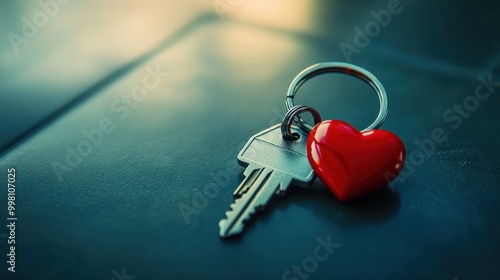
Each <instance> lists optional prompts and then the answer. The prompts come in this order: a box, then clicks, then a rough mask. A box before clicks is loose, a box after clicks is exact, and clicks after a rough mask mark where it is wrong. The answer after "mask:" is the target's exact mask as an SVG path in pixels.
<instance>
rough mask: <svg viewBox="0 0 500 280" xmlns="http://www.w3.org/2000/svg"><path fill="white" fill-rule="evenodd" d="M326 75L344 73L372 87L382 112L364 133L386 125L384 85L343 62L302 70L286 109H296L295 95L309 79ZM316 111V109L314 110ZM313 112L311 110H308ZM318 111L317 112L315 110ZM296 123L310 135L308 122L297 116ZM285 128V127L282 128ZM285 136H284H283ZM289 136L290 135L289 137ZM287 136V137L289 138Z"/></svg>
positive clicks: (361, 69) (294, 81)
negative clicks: (383, 124)
mask: <svg viewBox="0 0 500 280" xmlns="http://www.w3.org/2000/svg"><path fill="white" fill-rule="evenodd" d="M324 73H343V74H347V75H351V76H355V77H357V78H359V79H361V80H362V81H364V82H365V83H367V84H368V85H370V86H371V87H372V88H373V89H374V90H375V92H376V93H377V95H378V99H379V102H380V110H379V112H378V116H377V118H376V119H375V121H374V122H373V123H372V124H371V125H370V126H368V127H367V128H365V129H363V130H362V132H364V131H368V130H372V129H377V128H379V127H380V126H381V125H382V123H384V121H385V118H386V117H387V113H388V109H387V108H388V100H387V93H386V92H385V89H384V87H383V86H382V83H381V82H380V81H379V80H378V79H377V78H376V77H375V76H374V75H373V74H372V73H370V72H368V71H367V70H365V69H363V68H361V67H359V66H356V65H352V64H349V63H343V62H323V63H318V64H314V65H312V66H309V67H307V68H306V69H304V70H302V72H300V73H299V74H298V75H297V76H296V77H295V78H294V79H293V81H292V83H291V84H290V87H289V88H288V92H287V94H286V109H287V110H288V111H290V109H292V108H293V107H295V104H294V101H293V99H294V98H295V95H296V93H297V91H298V90H299V88H300V87H301V86H302V85H303V84H304V83H305V82H307V81H308V80H309V79H311V78H313V77H314V76H317V75H321V74H324ZM313 110H314V109H313ZM307 111H309V112H311V111H310V110H307ZM314 111H316V110H314ZM311 113H312V112H311ZM313 115H314V114H313ZM294 120H295V123H296V124H297V126H298V127H299V128H300V129H301V130H302V131H304V132H305V133H310V132H311V130H312V128H313V126H311V125H310V124H308V123H307V122H306V121H304V120H303V119H302V118H301V117H300V116H298V115H296V116H295V117H294ZM282 128H283V126H282ZM283 136H284V134H283ZM288 136H289V135H288ZM288 136H287V137H288Z"/></svg>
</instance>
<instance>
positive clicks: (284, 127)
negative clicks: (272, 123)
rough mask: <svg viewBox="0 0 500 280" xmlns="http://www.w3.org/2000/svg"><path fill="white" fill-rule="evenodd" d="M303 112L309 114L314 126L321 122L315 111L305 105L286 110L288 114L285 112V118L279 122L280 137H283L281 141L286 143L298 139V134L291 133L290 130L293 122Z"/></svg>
mask: <svg viewBox="0 0 500 280" xmlns="http://www.w3.org/2000/svg"><path fill="white" fill-rule="evenodd" d="M304 112H309V113H311V115H312V116H313V119H314V124H318V123H320V122H321V116H320V115H319V113H318V111H316V110H315V109H313V108H311V107H308V106H305V105H297V106H294V107H293V108H291V109H290V110H288V112H286V114H285V116H284V117H283V121H282V122H281V135H282V136H283V139H285V140H287V141H295V140H297V139H299V138H300V134H298V133H296V132H295V133H292V130H291V128H292V123H293V120H294V119H295V118H296V117H298V116H299V115H300V114H302V113H304Z"/></svg>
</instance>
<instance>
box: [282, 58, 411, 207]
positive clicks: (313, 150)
mask: <svg viewBox="0 0 500 280" xmlns="http://www.w3.org/2000/svg"><path fill="white" fill-rule="evenodd" d="M327 72H337V73H344V74H348V75H354V76H356V77H358V78H360V79H362V80H363V81H365V82H366V83H367V84H369V85H370V86H371V87H372V88H373V89H374V90H375V91H376V92H377V94H378V96H379V101H380V111H379V114H378V116H377V119H376V120H375V121H374V122H373V124H371V125H370V126H369V127H368V128H366V129H364V130H363V131H361V132H360V131H358V130H357V129H356V128H354V127H353V126H351V125H350V124H348V123H346V122H343V121H338V120H329V121H324V122H321V117H320V116H319V113H318V112H317V111H316V110H314V109H312V108H310V107H307V106H301V105H299V106H294V104H293V98H294V97H295V94H296V91H297V90H298V88H299V87H300V86H301V85H302V84H303V83H304V82H305V81H307V80H308V79H310V78H312V77H314V76H315V75H318V74H323V73H327ZM286 105H287V108H288V112H287V115H286V116H285V118H284V120H283V125H282V134H283V137H284V138H285V139H288V140H293V138H294V137H295V136H296V135H293V134H291V132H290V129H289V127H290V125H291V123H292V121H295V122H296V123H297V125H298V126H299V128H300V129H302V130H303V131H305V132H310V135H309V137H308V139H307V146H306V149H307V157H308V159H309V163H310V165H311V167H312V168H313V170H314V172H315V173H316V175H317V176H318V177H319V178H320V179H321V181H322V182H323V183H324V184H325V185H326V186H327V187H328V189H330V191H332V193H333V194H335V196H336V197H337V198H338V199H339V200H341V201H346V200H349V199H353V198H356V197H359V196H362V195H365V194H368V193H371V192H374V191H376V190H379V189H382V188H384V187H385V186H386V185H388V184H389V183H390V182H391V181H392V180H394V179H395V178H396V176H397V175H399V173H400V172H401V170H402V169H403V165H404V161H405V156H406V151H405V147H404V144H403V142H402V141H401V139H399V137H398V136H397V135H395V134H393V133H391V132H389V131H385V130H377V128H378V127H380V126H381V125H382V123H383V122H384V120H385V118H386V116H387V107H388V104H387V94H386V92H385V89H384V87H383V86H382V84H381V83H380V81H379V80H378V79H377V78H376V77H375V76H374V75H373V74H371V73H370V72H368V71H367V70H365V69H363V68H361V67H358V66H355V65H352V64H347V63H336V62H329V63H320V64H316V65H313V66H311V67H309V68H306V69H305V70H304V71H302V72H301V73H299V75H297V77H295V79H294V80H293V81H292V83H291V85H290V88H289V89H288V93H287V103H286ZM304 111H309V112H310V113H311V114H312V115H313V117H314V121H315V123H316V126H314V128H313V127H311V126H310V125H309V124H307V123H306V122H305V121H304V120H303V119H302V118H300V117H299V115H300V114H301V113H302V112H304ZM286 126H288V129H287V128H286Z"/></svg>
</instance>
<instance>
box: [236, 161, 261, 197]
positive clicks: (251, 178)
mask: <svg viewBox="0 0 500 280" xmlns="http://www.w3.org/2000/svg"><path fill="white" fill-rule="evenodd" d="M263 170H264V168H263V167H262V166H257V165H256V164H253V163H250V164H249V165H248V167H247V168H246V169H245V173H244V174H243V176H245V179H243V181H242V182H241V184H240V185H239V186H238V188H236V190H235V191H234V193H233V196H234V198H239V197H241V196H242V195H244V194H245V193H246V192H247V191H248V190H249V189H250V187H251V186H252V185H253V184H254V183H255V181H256V180H257V179H258V178H259V176H260V174H261V173H262V171H263Z"/></svg>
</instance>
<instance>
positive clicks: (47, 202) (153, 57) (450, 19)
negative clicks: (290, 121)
mask: <svg viewBox="0 0 500 280" xmlns="http://www.w3.org/2000/svg"><path fill="white" fill-rule="evenodd" d="M299 3H300V2H297V3H295V4H296V5H297V6H296V7H292V8H294V9H292V8H290V7H288V6H287V5H283V6H281V9H277V8H276V7H274V8H275V10H274V13H275V14H274V15H273V16H272V17H269V18H267V17H266V13H265V11H269V10H265V9H264V8H262V7H260V6H259V5H257V4H252V3H250V2H248V3H244V4H242V5H241V6H239V7H238V8H237V9H235V10H234V11H233V12H232V13H231V14H227V18H226V19H225V20H220V19H219V18H218V17H217V14H216V13H215V12H213V10H212V9H213V7H212V6H210V7H209V8H208V11H211V13H208V14H206V13H199V15H198V16H196V17H195V18H197V19H193V20H191V21H189V22H191V23H186V24H184V25H182V27H179V28H178V31H176V32H171V33H169V34H170V35H171V36H170V35H168V34H167V35H166V36H164V35H162V34H159V35H158V37H159V39H158V41H157V44H156V45H155V44H153V43H151V48H146V47H144V48H145V49H147V51H144V52H140V51H138V53H137V55H133V54H130V55H128V56H126V57H127V58H126V59H125V58H123V57H122V60H117V61H119V62H117V63H116V65H117V69H122V70H123V71H120V70H118V72H113V71H114V70H112V69H111V68H110V70H109V71H104V70H98V69H100V68H98V67H97V68H92V67H90V68H89V69H92V70H95V71H101V72H98V74H99V73H100V74H99V75H97V74H95V75H97V76H99V77H101V78H98V79H95V81H96V83H95V84H96V85H99V86H98V87H97V86H93V83H92V82H91V81H92V80H93V79H91V78H89V77H87V78H86V82H85V83H87V84H88V87H87V88H93V87H95V88H94V90H92V91H90V93H88V94H87V95H84V97H85V98H81V99H78V100H77V101H75V102H74V103H73V105H71V106H69V107H61V106H60V105H57V104H63V103H64V102H60V103H51V104H52V105H51V104H48V105H46V106H48V107H50V106H52V107H51V108H53V109H50V110H49V109H47V111H46V112H45V114H44V116H49V115H50V114H51V113H53V112H57V110H58V109H59V110H60V113H59V114H57V115H56V117H54V118H52V119H50V121H47V122H45V123H43V125H41V126H40V127H39V128H38V129H37V130H36V131H34V132H33V133H31V132H30V133H29V134H27V135H30V136H29V137H28V138H25V140H24V141H17V142H16V145H15V146H13V147H12V148H11V149H10V150H7V151H6V152H5V153H4V154H3V156H2V158H1V161H0V172H2V174H6V170H7V168H8V167H15V168H16V171H17V181H16V185H17V191H16V195H17V196H16V197H17V202H18V209H17V214H18V219H19V220H18V226H17V228H16V234H17V236H16V240H17V241H18V245H17V249H16V255H17V259H16V261H17V262H16V264H17V265H16V270H17V272H16V273H15V274H12V273H10V272H7V270H6V269H7V264H6V263H5V258H6V256H5V254H6V252H7V244H6V242H5V239H1V238H0V241H2V242H1V243H0V275H2V279H75V280H76V279H113V278H115V279H118V280H119V278H120V277H117V275H118V276H121V275H120V274H121V273H122V272H125V273H126V274H127V275H132V276H135V279H136V280H141V279H282V276H283V275H284V273H286V271H287V270H289V269H290V270H291V269H292V266H293V265H301V264H302V263H303V262H304V260H307V259H309V260H310V259H311V258H314V255H315V253H314V252H315V249H316V248H317V247H318V246H319V245H320V244H321V242H318V238H319V239H321V240H328V239H330V240H331V241H332V242H334V243H337V244H339V246H337V248H336V249H335V250H334V251H333V253H331V254H330V255H329V257H328V258H327V259H326V260H325V261H323V262H319V263H318V267H317V268H316V269H315V270H314V271H312V272H311V273H310V275H309V276H310V278H309V279H436V280H441V279H497V278H498V277H499V276H500V268H499V267H498V265H497V264H498V260H499V258H500V238H499V236H500V226H499V224H498V220H499V218H500V217H499V214H498V213H499V211H498V210H499V205H500V190H499V184H498V182H499V181H500V173H499V171H498V170H499V167H500V161H499V157H500V149H499V148H498V147H499V145H500V132H499V130H498V128H497V127H496V125H495V121H496V120H498V118H499V117H500V114H499V112H498V109H497V106H498V104H499V99H500V97H499V96H498V91H499V88H500V87H498V86H495V87H492V89H493V90H494V91H493V92H492V93H491V94H490V97H489V98H487V99H486V100H484V101H480V102H478V107H477V109H475V110H473V111H471V112H470V114H466V115H464V116H467V118H464V117H460V118H458V117H457V116H459V114H458V113H449V115H447V118H444V117H443V115H444V114H448V113H447V111H448V110H450V109H451V110H453V106H454V104H462V103H463V102H464V100H470V99H471V98H472V97H471V96H474V94H475V90H476V88H477V86H478V85H480V84H481V82H480V81H479V80H478V76H480V75H481V76H482V77H485V78H486V79H487V78H488V76H489V75H491V78H492V80H493V81H500V73H499V72H498V71H499V66H498V63H499V57H500V55H499V53H498V46H500V39H499V38H500V37H498V36H496V35H497V33H498V32H497V31H496V26H498V24H499V23H500V22H499V19H498V17H497V12H496V11H497V10H498V8H499V7H498V5H497V4H494V3H495V2H494V1H490V2H489V3H482V4H481V5H480V7H479V6H478V4H477V3H461V2H460V1H459V2H448V3H434V2H432V3H430V2H423V1H412V2H406V1H401V3H402V5H403V7H404V10H402V12H401V13H400V14H398V15H394V16H393V18H392V21H391V23H390V24H389V25H388V26H387V27H385V28H383V29H381V32H380V34H379V35H378V36H376V37H374V38H372V39H371V42H370V44H369V45H368V46H367V47H365V48H363V49H362V51H361V52H360V53H359V54H356V55H353V56H352V57H351V58H352V62H353V63H355V64H358V65H360V66H362V67H364V68H366V69H368V70H370V71H371V72H372V73H374V74H375V75H376V76H377V77H378V78H379V79H380V80H381V81H382V83H383V84H384V85H385V87H386V89H387V92H388V95H389V102H390V103H389V110H390V112H389V116H388V118H387V121H386V122H385V124H384V126H383V128H384V129H387V130H390V131H393V132H395V133H396V134H398V135H399V136H400V137H401V138H402V140H403V141H404V143H405V144H406V148H407V153H408V155H411V157H409V164H407V168H406V170H405V172H404V173H403V176H402V177H401V179H400V180H399V181H397V182H396V183H395V184H394V187H395V189H396V191H391V189H390V188H387V189H386V190H384V191H381V192H379V193H376V194H373V195H370V196H367V197H364V198H361V199H359V200H356V201H353V202H350V203H340V202H338V201H337V200H336V199H335V198H334V197H333V195H331V194H330V193H329V192H328V191H327V190H326V189H325V188H324V186H323V185H322V184H321V182H319V181H316V183H315V185H314V186H313V187H311V188H310V189H300V188H294V189H292V190H291V191H290V193H289V194H288V195H287V196H285V197H283V198H279V199H277V200H275V201H274V202H273V203H272V204H271V205H269V207H268V210H267V211H265V212H264V213H263V214H262V215H259V216H258V217H257V219H255V222H253V223H252V224H251V225H250V226H249V227H248V228H247V230H246V231H245V232H244V235H243V236H241V237H239V238H234V239H230V240H221V239H220V238H219V236H218V231H219V229H218V221H219V220H220V219H222V218H223V217H224V212H225V211H227V210H228V209H229V205H230V203H231V202H232V192H233V191H234V189H235V188H236V186H237V185H238V184H239V182H240V181H241V180H242V172H243V168H241V167H240V166H238V164H237V160H236V155H237V153H238V152H239V149H240V148H241V147H242V145H243V144H244V143H245V142H246V141H247V140H248V138H249V137H250V136H251V135H253V134H255V133H257V132H258V131H260V130H262V129H264V128H267V127H268V126H269V125H270V124H274V123H277V122H278V121H279V118H280V117H282V114H283V108H284V95H285V92H286V89H287V87H288V84H289V83H290V81H291V80H292V78H293V77H294V76H295V75H296V74H297V73H298V72H300V71H301V70H302V69H303V68H305V67H307V66H309V65H311V64H313V63H316V62H321V61H346V57H345V56H344V55H343V54H342V51H341V49H340V48H339V44H340V43H342V42H347V43H352V42H353V36H354V34H355V30H354V27H356V26H362V27H363V26H365V25H366V23H367V22H369V21H371V20H372V16H371V14H370V11H372V10H374V11H379V10H380V9H383V8H385V7H387V3H388V1H377V2H374V3H372V2H368V1H366V3H365V4H364V5H361V4H358V5H354V4H351V3H350V2H349V3H348V2H343V1H332V3H331V4H327V3H326V1H325V2H319V1H318V2H314V3H313V4H299ZM329 3H330V2H329ZM209 4H210V3H209ZM158 5H159V4H158ZM252 5H254V6H255V7H254V6H252ZM300 5H302V6H300ZM309 5H310V6H311V7H312V8H310V9H307V11H308V12H309V13H308V14H307V13H306V10H305V9H306V8H308V7H309ZM152 6H153V7H154V5H153V4H152ZM276 6H278V8H280V6H279V4H276ZM265 7H267V6H265ZM286 7H288V9H286ZM246 9H247V10H246ZM252 9H254V10H256V11H259V9H262V14H258V15H257V16H255V15H254V16H253V17H252V16H251V15H250V16H249V15H247V14H245V11H252ZM269 9H270V8H269ZM182 11H183V10H182ZM294 11H295V12H294ZM297 11H299V12H297ZM300 11H303V13H304V14H307V15H302V14H301V12H300ZM109 13H110V15H112V14H113V13H115V12H114V10H112V9H110V10H109ZM175 13H181V10H175V9H173V10H170V11H169V12H168V14H175ZM184 13H187V12H184ZM103 14H105V12H103ZM287 14H289V15H290V17H291V18H293V19H295V20H292V19H290V20H289V21H290V22H288V21H277V22H276V21H272V19H273V17H274V18H282V17H283V15H285V18H286V15H287ZM301 16H302V17H301ZM300 20H302V21H304V22H303V23H300ZM104 29H105V28H103V30H104ZM111 30H113V28H111ZM176 34H177V35H176ZM178 34H181V35H178ZM40 36H41V35H40ZM40 38H43V37H40ZM165 38H166V39H165ZM70 40H76V39H74V38H73V39H70ZM165 40H166V41H165ZM54 44H56V45H57V42H55V43H54ZM114 47H115V49H114V50H115V52H118V50H119V46H114ZM116 47H118V48H116ZM123 48H124V49H126V48H127V47H126V46H124V47H123ZM73 51H74V52H75V53H78V50H73ZM36 54H37V52H36V50H34V51H33V56H36ZM107 55H109V54H104V55H102V56H96V57H97V58H96V59H98V60H101V59H104V58H105V57H106V56H107ZM38 56H39V57H40V60H41V61H43V59H42V58H43V57H44V54H43V53H40V54H39V55H38ZM78 61H79V59H78V58H75V60H74V62H75V63H77V62H78ZM40 63H42V65H43V63H47V62H40ZM32 64H33V65H32ZM34 64H35V63H34V62H31V64H30V62H26V65H27V66H26V67H28V69H29V68H30V67H34ZM3 65H5V64H3ZM156 67H158V69H160V70H161V72H165V73H168V75H164V76H161V75H160V76H156V78H157V79H158V80H154V81H158V86H157V87H156V88H154V89H152V90H151V91H148V92H147V95H146V96H145V97H144V99H143V100H142V101H140V102H136V104H135V103H134V105H133V106H130V105H125V104H126V103H124V102H123V101H121V98H122V96H124V95H125V96H128V95H129V94H130V93H131V91H132V90H133V89H134V87H136V86H137V85H141V84H142V83H143V79H144V77H146V76H148V75H151V74H150V72H151V71H154V69H156ZM68 69H69V68H64V67H63V68H61V70H60V71H61V72H64V71H69V70H68ZM151 69H153V70H151ZM2 71H3V72H5V73H7V72H8V68H2ZM106 77H108V78H106ZM109 77H112V78H109ZM51 79H54V81H55V82H54V84H57V81H59V79H58V77H57V75H54V76H51ZM106 79H109V80H106ZM21 81H22V85H23V86H25V87H31V88H35V89H36V88H37V84H36V83H35V82H36V81H35V80H30V79H28V78H25V79H21ZM99 81H105V82H101V84H99ZM75 83H76V82H75ZM81 83H82V84H83V82H81ZM69 84H70V85H71V83H69ZM485 88H486V87H485ZM33 92H38V91H36V90H35V91H33ZM40 92H42V91H41V90H40ZM78 92H80V93H78V94H76V95H74V96H80V94H81V92H83V93H85V92H89V91H85V90H81V91H78ZM482 92H483V93H486V91H482ZM1 94H2V97H3V98H5V97H6V96H10V95H9V94H10V93H9V92H7V91H3V90H2V91H1ZM33 94H34V93H33ZM64 96H65V97H64V98H66V100H74V99H72V98H71V96H69V95H64ZM5 100H7V99H5ZM61 100H62V99H61ZM297 102H298V103H306V104H308V105H312V106H314V107H315V108H316V109H317V110H318V111H320V112H321V113H322V115H323V117H324V118H325V119H328V118H340V119H343V120H346V121H348V122H350V123H352V124H353V125H355V126H356V127H358V128H363V127H364V126H366V125H367V124H369V123H371V121H372V120H373V118H374V117H375V114H376V111H377V106H376V104H377V98H376V95H375V94H374V93H372V92H371V91H370V90H369V88H368V87H367V86H366V85H364V84H362V83H361V82H358V81H356V80H354V79H351V78H349V77H345V76H334V75H328V76H322V77H320V78H317V79H314V80H312V81H311V82H310V83H308V84H306V85H305V86H304V87H303V88H302V89H301V90H300V92H299V96H298V97H297ZM5 104H6V103H5V102H4V103H2V106H5ZM12 104H14V103H12ZM16 104H21V105H22V104H26V106H32V107H35V106H36V105H38V104H42V103H41V102H38V104H37V103H33V102H31V101H29V99H28V100H24V101H23V102H20V103H16ZM113 104H115V105H113ZM136 105H137V106H136ZM23 106H24V105H23ZM117 106H119V107H120V108H121V109H118V107H117ZM124 106H125V107H127V108H129V109H128V110H127V109H124ZM134 106H136V107H135V108H133V107H134ZM9 107H12V108H15V107H14V105H12V106H9ZM60 108H62V109H60ZM113 108H114V109H113ZM125 111H128V112H129V113H128V114H125V113H124V112H125ZM5 112H7V111H2V114H5V115H2V119H6V118H9V114H6V113H5ZM42 115H43V114H42ZM4 116H5V117H4ZM29 119H30V123H31V124H33V123H36V122H38V121H39V120H40V119H41V118H39V116H35V115H32V116H31V118H29ZM103 120H104V122H111V126H112V129H110V130H112V131H110V132H109V133H102V134H103V137H102V139H101V140H100V141H97V142H98V144H96V145H92V146H91V150H90V151H89V152H88V155H85V156H82V157H81V160H80V162H79V163H78V164H76V165H75V166H74V167H71V166H70V167H68V168H69V169H70V170H67V171H66V172H64V173H60V174H59V175H60V176H58V174H57V172H55V171H54V163H55V162H57V163H60V164H67V163H66V161H67V157H68V155H71V153H70V152H68V149H70V150H77V147H78V145H84V144H81V143H83V142H86V141H87V137H86V136H85V134H88V133H87V132H88V131H95V129H99V127H100V123H101V122H103ZM107 120H109V121H107ZM459 120H460V122H461V123H460V125H458V121H459ZM16 121H17V119H16V118H13V119H12V124H13V125H14V124H15V123H16ZM24 125H26V127H30V126H29V125H28V123H25V124H24ZM4 128H7V129H6V130H9V129H8V126H3V127H2V129H4ZM435 129H440V130H441V131H443V132H444V134H445V135H446V137H447V140H446V141H445V142H443V143H435V145H434V147H433V148H432V147H430V146H427V148H432V149H431V150H430V151H428V152H425V151H424V152H422V148H421V146H420V145H419V144H418V143H421V142H422V141H425V139H429V138H432V132H433V131H434V130H435ZM84 130H85V131H87V132H82V131H84ZM9 131H10V130H9ZM20 131H30V130H29V129H27V130H22V129H21V130H20ZM14 134H15V133H14ZM14 134H13V135H14ZM4 135H6V134H2V137H4V138H3V139H12V138H11V137H13V136H8V137H6V136H4ZM16 135H21V134H16ZM4 141H7V140H4ZM428 142H429V141H426V142H424V143H428ZM82 147H83V146H82ZM424 150H425V149H424ZM58 166H59V165H58ZM2 178H4V179H3V180H4V182H5V181H6V175H3V177H2ZM2 184H3V185H4V186H5V184H4V183H2ZM208 186H211V187H214V186H217V187H218V189H219V192H218V194H217V195H216V196H215V197H212V198H207V200H206V202H205V204H207V205H201V206H200V205H198V206H199V207H198V209H196V213H195V214H193V215H191V216H189V218H188V219H185V218H184V217H183V215H182V214H181V211H180V210H179V207H185V206H188V207H194V208H195V207H196V204H197V203H196V201H195V202H193V201H194V200H197V199H198V200H199V193H198V191H203V190H204V189H205V188H207V187H208ZM0 194H1V195H0V201H1V206H2V207H1V208H0V214H1V221H4V222H1V223H0V226H1V225H2V224H3V223H5V217H6V215H7V213H6V207H5V202H6V191H5V190H3V191H1V192H0ZM197 202H198V204H199V203H200V201H197ZM2 227H3V226H2ZM2 233H6V231H5V230H0V234H2ZM0 237H2V236H0ZM122 269H125V270H124V271H122ZM295 277H296V276H295ZM285 279H286V278H285ZM289 279H294V278H292V276H290V278H289ZM298 279H300V278H298Z"/></svg>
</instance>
